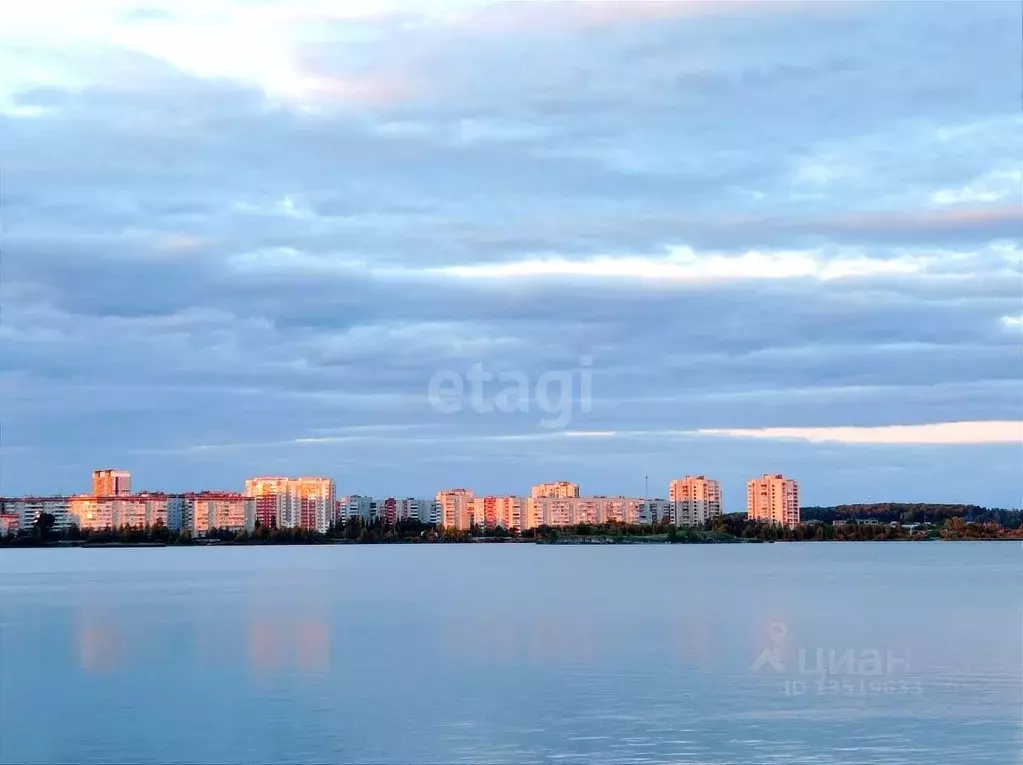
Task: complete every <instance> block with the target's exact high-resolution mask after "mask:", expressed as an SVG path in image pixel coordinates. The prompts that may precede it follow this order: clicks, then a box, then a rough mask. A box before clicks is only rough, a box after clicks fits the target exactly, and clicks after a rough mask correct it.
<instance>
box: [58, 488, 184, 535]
mask: <svg viewBox="0 0 1023 765" xmlns="http://www.w3.org/2000/svg"><path fill="white" fill-rule="evenodd" d="M170 501H171V498H170V497H169V496H168V495H166V494H157V493H149V492H146V493H142V494H131V495H127V496H108V495H103V496H93V495H89V494H79V495H76V496H74V497H70V498H68V503H69V508H68V515H69V517H70V522H71V523H74V524H76V525H77V526H78V527H79V528H81V529H87V530H91V531H98V530H101V529H119V528H121V527H122V526H131V527H133V528H145V527H146V526H157V525H163V526H166V525H167V520H168V509H169V505H170Z"/></svg>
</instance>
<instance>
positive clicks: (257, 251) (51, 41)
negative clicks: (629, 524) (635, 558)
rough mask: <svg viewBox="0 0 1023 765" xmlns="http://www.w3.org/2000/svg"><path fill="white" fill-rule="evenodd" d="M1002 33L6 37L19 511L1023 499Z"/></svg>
mask: <svg viewBox="0 0 1023 765" xmlns="http://www.w3.org/2000/svg"><path fill="white" fill-rule="evenodd" d="M1021 30H1023V6H1021V4H1020V3H1018V2H968V3H954V2H893V3H880V2H864V3H848V4H847V3H837V2H817V3H809V4H801V3H789V2H727V3H709V2H677V3H674V2H653V3H647V2H614V3H612V2H596V3H588V2H562V3H539V2H515V3H502V4H484V3H479V2H422V1H419V2H414V3H411V2H410V3H400V2H396V3H377V2H361V1H360V2H344V3H341V2H324V1H322V0H279V1H271V0H263V1H260V0H201V1H200V0H175V1H174V2H170V1H169V0H152V1H151V2H141V1H136V0H93V1H92V2H89V3H79V2H71V1H70V0H64V1H63V2H58V1H57V0H33V2H30V3H4V4H3V5H2V6H0V172H2V174H0V225H2V230H0V246H2V264H0V406H2V410H0V415H2V416H0V420H2V433H0V441H2V444H0V493H3V494H8V495H12V494H27V493H34V494H43V493H72V492H83V491H87V490H88V486H89V473H90V471H91V470H93V469H95V468H123V469H128V470H131V471H132V472H133V474H134V483H135V486H136V488H140V489H151V490H165V491H182V490H192V489H194V490H197V489H200V488H219V489H233V490H240V489H241V487H242V484H243V481H244V479H245V478H246V477H249V476H253V475H267V474H269V475H321V474H322V475H328V476H331V477H333V478H335V479H336V480H337V483H338V491H339V493H340V494H349V493H363V494H372V495H383V496H389V495H395V496H429V495H432V494H433V493H435V492H436V491H437V490H439V489H442V488H451V487H468V488H471V489H474V490H475V491H477V492H480V493H526V492H528V487H529V486H530V485H531V484H533V483H538V482H541V481H553V480H572V481H576V482H578V483H579V484H580V485H581V488H582V491H583V493H587V494H615V495H617V494H627V495H639V496H641V495H642V494H643V493H644V492H645V491H646V490H647V489H646V487H647V486H649V493H650V495H651V496H664V495H665V494H666V492H667V484H668V481H669V480H670V479H672V478H676V477H680V476H683V475H687V474H705V475H707V476H710V477H714V478H717V479H719V480H720V481H721V484H722V490H723V494H724V505H725V509H726V511H738V510H742V509H744V508H743V505H744V501H745V482H746V480H748V479H749V478H750V477H753V476H756V475H760V474H762V473H766V472H771V473H778V472H780V473H784V474H785V475H786V476H789V477H792V478H795V479H797V480H798V481H799V482H800V487H801V494H802V499H803V504H804V505H810V504H833V503H851V502H866V501H945V502H973V503H978V504H984V505H996V506H1002V507H1019V506H1020V504H1021V496H1020V487H1021V481H1020V476H1021V468H1023V450H1021V438H1023V424H1021V402H1023V397H1021V393H1023V385H1021V371H1023V369H1021V361H1023V359H1021V346H1023V275H1021V252H1023V243H1021V232H1023V177H1021V173H1023V165H1021V161H1023V117H1021V103H1023V74H1021V69H1023V67H1021V61H1023V32H1021Z"/></svg>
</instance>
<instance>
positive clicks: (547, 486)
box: [529, 481, 579, 499]
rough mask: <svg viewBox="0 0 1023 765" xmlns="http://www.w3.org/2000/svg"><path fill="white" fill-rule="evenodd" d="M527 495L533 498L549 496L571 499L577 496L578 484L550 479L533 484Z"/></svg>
mask: <svg viewBox="0 0 1023 765" xmlns="http://www.w3.org/2000/svg"><path fill="white" fill-rule="evenodd" d="M529 496H530V497H531V498H533V499H540V498H543V497H550V498H554V499H571V498H573V497H578V496H579V484H577V483H572V482H571V481H552V482H551V483H541V484H537V485H536V486H534V487H533V488H532V489H531V490H530V492H529Z"/></svg>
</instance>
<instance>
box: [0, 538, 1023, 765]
mask: <svg viewBox="0 0 1023 765" xmlns="http://www.w3.org/2000/svg"><path fill="white" fill-rule="evenodd" d="M1021 574H1023V566H1021V550H1020V545H1019V544H1018V543H1012V542H961V543H938V542H919V543H901V542H891V543H803V544H761V545H752V544H751V545H675V546H668V545H617V546H546V545H541V546H534V545H526V544H520V545H390V546H371V545H366V546H330V547H222V548H201V549H200V548H161V549H67V550H50V549H45V550H3V551H0V762H3V763H35V762H39V763H44V762H45V763H64V762H67V763H71V762H74V763H79V762H81V763H100V762H103V763H111V762H118V763H122V762H123V763H150V762H151V763H157V762H160V763H164V762H202V763H221V762H240V763H264V762H282V763H283V762H324V763H327V762H338V763H449V762H474V763H475V762H488V763H525V762H541V761H543V762H551V761H558V762H564V763H571V762H579V763H589V762H608V763H611V762H614V763H661V762H665V763H667V762H673V763H702V764H704V765H708V764H710V763H714V764H715V765H723V764H724V763H734V764H735V765H751V763H781V762H784V763H818V764H819V763H850V764H852V763H855V764H856V765H863V764H864V763H872V764H881V763H913V764H917V763H927V765H933V764H934V763H944V762H963V763H967V762H968V763H971V765H979V764H980V763H1016V762H1019V756H1020V747H1021V743H1023V741H1021V726H1020V699H1021V697H1023V679H1021V665H1023V576H1021Z"/></svg>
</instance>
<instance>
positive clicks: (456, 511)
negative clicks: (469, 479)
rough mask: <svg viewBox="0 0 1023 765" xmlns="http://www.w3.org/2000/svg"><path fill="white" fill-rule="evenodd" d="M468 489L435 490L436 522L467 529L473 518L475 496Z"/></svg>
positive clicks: (473, 520)
mask: <svg viewBox="0 0 1023 765" xmlns="http://www.w3.org/2000/svg"><path fill="white" fill-rule="evenodd" d="M475 496H476V495H475V494H473V493H472V492H471V491H470V490H469V489H445V490H444V491H439V492H437V522H438V523H439V524H440V525H442V526H445V527H450V528H455V529H459V530H460V531H467V530H468V529H469V528H470V527H471V526H472V524H473V523H475V522H476V521H475V518H474V515H473V511H474V509H475V508H474V506H473V499H474V498H475Z"/></svg>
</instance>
